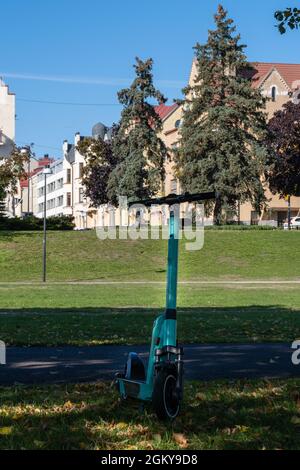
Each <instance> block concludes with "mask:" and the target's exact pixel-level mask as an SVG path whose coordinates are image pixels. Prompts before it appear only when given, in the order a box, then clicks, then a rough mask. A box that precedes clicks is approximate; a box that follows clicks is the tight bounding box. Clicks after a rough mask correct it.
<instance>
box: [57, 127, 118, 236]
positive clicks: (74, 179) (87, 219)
mask: <svg viewBox="0 0 300 470" xmlns="http://www.w3.org/2000/svg"><path fill="white" fill-rule="evenodd" d="M91 134H92V137H93V138H94V139H99V138H100V139H103V140H108V139H110V138H111V128H109V127H107V126H105V125H104V124H102V123H100V122H99V123H97V124H95V125H94V126H93V128H92V133H91ZM84 138H85V137H84V136H82V135H81V134H80V133H79V132H77V133H76V134H75V137H74V142H73V143H72V144H71V143H69V142H68V141H67V140H65V141H64V143H63V162H64V168H65V170H66V181H65V191H66V198H67V202H68V204H67V206H66V207H65V209H66V210H67V211H68V212H64V213H69V214H70V215H73V217H74V222H75V227H76V229H78V230H84V229H91V228H95V227H96V226H97V225H98V224H99V219H101V218H102V213H103V210H104V209H103V207H101V208H100V207H99V208H98V207H93V205H92V203H91V201H90V200H89V199H88V198H87V197H86V196H85V188H84V185H83V184H82V175H83V169H84V165H85V160H84V157H83V156H82V155H81V154H80V152H79V151H78V149H77V146H78V144H79V142H80V141H81V140H82V139H84Z"/></svg>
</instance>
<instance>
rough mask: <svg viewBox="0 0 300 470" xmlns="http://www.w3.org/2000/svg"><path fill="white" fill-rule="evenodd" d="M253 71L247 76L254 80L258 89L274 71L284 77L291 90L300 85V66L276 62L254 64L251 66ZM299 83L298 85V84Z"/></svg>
mask: <svg viewBox="0 0 300 470" xmlns="http://www.w3.org/2000/svg"><path fill="white" fill-rule="evenodd" d="M251 65H252V67H253V70H249V71H247V73H246V75H247V76H248V77H249V78H251V79H252V83H253V86H254V87H255V88H258V87H259V86H260V84H261V82H262V80H263V79H264V78H265V77H266V76H267V75H268V74H269V73H270V72H271V71H272V70H273V69H276V70H277V72H278V73H279V74H280V75H281V76H282V78H283V79H284V81H285V82H286V84H287V85H288V86H289V88H291V89H295V88H297V86H299V84H300V64H283V63H276V62H254V63H252V64H251ZM297 82H298V83H297Z"/></svg>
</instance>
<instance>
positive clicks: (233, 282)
mask: <svg viewBox="0 0 300 470" xmlns="http://www.w3.org/2000/svg"><path fill="white" fill-rule="evenodd" d="M149 284H150V285H154V286H155V285H157V286H165V285H166V283H165V281H150V280H146V279H145V280H144V281H108V280H107V281H103V280H97V279H94V280H83V281H47V285H49V286H57V285H70V286H73V285H75V286H78V285H100V286H118V285H121V286H122V285H124V286H126V285H128V286H130V285H132V286H136V285H149ZM178 284H180V285H183V286H185V285H195V286H197V285H199V286H202V285H203V286H210V285H212V286H215V285H216V286H218V285H220V286H222V285H224V286H230V285H232V286H244V285H245V286H248V285H255V286H259V285H262V286H268V285H270V286H280V285H283V286H285V285H287V286H288V285H296V286H298V285H299V284H300V279H291V280H285V279H270V280H268V279H261V280H260V279H254V280H251V279H246V280H239V281H237V280H230V279H228V280H222V281H217V280H216V281H214V280H212V281H205V280H190V281H178ZM39 285H42V286H44V285H45V284H44V283H43V282H42V281H7V282H6V281H1V282H0V287H5V286H39Z"/></svg>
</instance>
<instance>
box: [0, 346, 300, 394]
mask: <svg viewBox="0 0 300 470" xmlns="http://www.w3.org/2000/svg"><path fill="white" fill-rule="evenodd" d="M130 351H136V352H138V353H140V354H141V356H142V357H143V358H144V359H145V360H147V355H148V346H98V347H84V348H76V347H57V348H8V350H7V358H6V362H7V364H6V365H1V366H0V385H12V384H15V383H20V384H51V383H72V382H85V381H95V380H98V379H104V380H111V379H112V378H113V377H114V374H115V373H116V372H117V371H120V370H123V367H124V363H125V361H126V357H127V354H128V352H130ZM292 352H293V351H292V350H291V348H290V345H287V344H243V345H232V344H227V345H226V344H218V345H210V344H206V345H203V344H202V345H186V346H185V377H186V378H187V379H193V380H213V379H220V378H229V379H237V378H255V377H257V378H259V377H265V378H275V377H280V378H286V377H297V376H298V377H300V365H299V366H294V365H293V364H292V361H291V355H292Z"/></svg>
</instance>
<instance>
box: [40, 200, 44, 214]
mask: <svg viewBox="0 0 300 470" xmlns="http://www.w3.org/2000/svg"><path fill="white" fill-rule="evenodd" d="M39 212H44V203H43V202H41V203H40V204H39Z"/></svg>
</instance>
